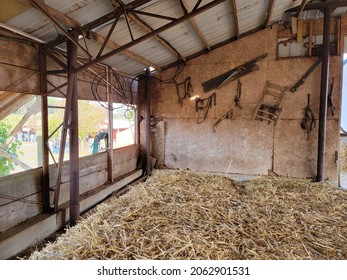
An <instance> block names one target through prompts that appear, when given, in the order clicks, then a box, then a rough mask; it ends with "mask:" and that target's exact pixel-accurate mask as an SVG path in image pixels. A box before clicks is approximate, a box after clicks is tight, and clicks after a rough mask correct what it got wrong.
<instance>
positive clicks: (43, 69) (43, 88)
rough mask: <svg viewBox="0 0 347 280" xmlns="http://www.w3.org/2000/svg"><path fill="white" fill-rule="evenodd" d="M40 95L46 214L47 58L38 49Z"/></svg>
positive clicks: (45, 208) (44, 208)
mask: <svg viewBox="0 0 347 280" xmlns="http://www.w3.org/2000/svg"><path fill="white" fill-rule="evenodd" d="M39 62H40V94H41V119H42V203H43V211H44V212H46V213H48V212H50V211H51V207H50V191H49V188H50V186H49V145H48V140H49V139H48V101H47V95H46V94H45V93H46V92H47V82H46V81H47V57H46V54H45V53H44V52H43V51H42V49H41V48H40V51H39Z"/></svg>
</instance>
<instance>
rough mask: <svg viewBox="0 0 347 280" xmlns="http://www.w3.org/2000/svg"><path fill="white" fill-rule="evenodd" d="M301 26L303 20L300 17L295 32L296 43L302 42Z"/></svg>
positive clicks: (302, 25)
mask: <svg viewBox="0 0 347 280" xmlns="http://www.w3.org/2000/svg"><path fill="white" fill-rule="evenodd" d="M303 27H304V21H303V20H302V19H299V20H298V30H297V32H298V33H297V34H296V41H297V42H298V43H302V32H303Z"/></svg>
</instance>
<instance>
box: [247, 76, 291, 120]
mask: <svg viewBox="0 0 347 280" xmlns="http://www.w3.org/2000/svg"><path fill="white" fill-rule="evenodd" d="M286 91H287V88H286V87H282V86H279V85H276V84H273V83H270V82H269V81H266V84H265V87H264V90H263V96H262V98H261V101H260V102H259V104H258V106H257V108H256V110H255V113H254V116H253V119H255V120H256V119H258V120H261V121H263V120H265V121H268V122H269V123H271V122H273V123H274V124H276V122H277V120H278V118H279V114H280V113H281V111H282V108H280V107H279V106H280V104H281V101H282V99H283V96H284V93H285V92H286Z"/></svg>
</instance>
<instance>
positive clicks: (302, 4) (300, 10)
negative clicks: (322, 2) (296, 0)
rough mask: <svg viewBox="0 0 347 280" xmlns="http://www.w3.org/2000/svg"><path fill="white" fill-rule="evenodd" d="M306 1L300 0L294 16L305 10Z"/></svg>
mask: <svg viewBox="0 0 347 280" xmlns="http://www.w3.org/2000/svg"><path fill="white" fill-rule="evenodd" d="M307 2H308V0H302V2H301V4H300V7H299V10H298V11H297V13H296V14H295V16H298V15H299V14H300V13H301V12H302V11H303V10H304V8H305V6H306V4H307Z"/></svg>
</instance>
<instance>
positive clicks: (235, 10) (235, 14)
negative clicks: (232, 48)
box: [231, 0, 240, 39]
mask: <svg viewBox="0 0 347 280" xmlns="http://www.w3.org/2000/svg"><path fill="white" fill-rule="evenodd" d="M231 6H232V8H233V19H234V24H235V30H236V38H237V39H239V38H240V27H239V19H238V17H237V7H236V0H231Z"/></svg>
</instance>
